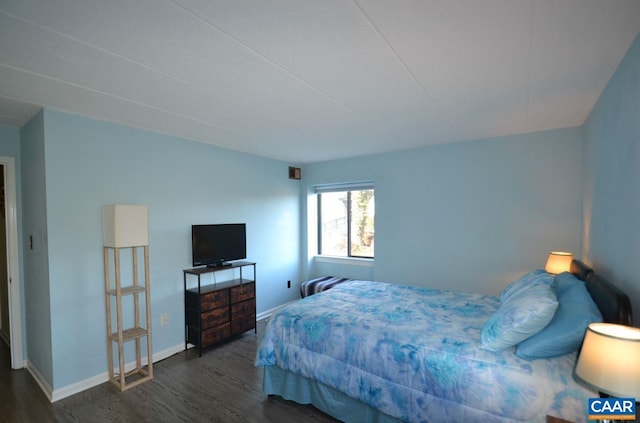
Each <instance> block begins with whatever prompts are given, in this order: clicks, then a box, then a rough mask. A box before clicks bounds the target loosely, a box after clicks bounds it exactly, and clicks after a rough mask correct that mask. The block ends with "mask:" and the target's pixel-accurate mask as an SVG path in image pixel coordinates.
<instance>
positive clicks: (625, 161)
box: [584, 36, 640, 325]
mask: <svg viewBox="0 0 640 423" xmlns="http://www.w3.org/2000/svg"><path fill="white" fill-rule="evenodd" d="M584 139H585V166H584V170H585V172H584V173H585V176H584V181H585V182H584V188H585V194H584V200H585V202H584V209H585V225H584V254H585V257H586V258H587V260H588V261H589V262H590V263H591V264H592V265H593V266H594V267H595V268H596V269H597V270H598V271H600V272H602V273H604V274H605V275H607V276H609V277H610V279H611V280H613V281H614V282H615V283H616V284H619V285H621V286H622V288H623V289H624V290H625V291H626V292H627V293H628V294H629V296H630V297H631V300H632V302H633V308H634V311H635V318H634V320H635V324H636V325H639V324H640V260H639V259H638V258H639V257H640V36H638V37H637V38H636V40H635V41H634V43H633V44H632V45H631V47H630V48H629V51H628V52H627V54H626V56H625V57H624V59H623V61H622V62H621V64H620V66H619V67H618V69H617V71H616V73H615V74H614V76H613V77H612V78H611V80H610V81H609V84H608V85H607V87H606V89H605V90H604V92H603V93H602V95H601V97H600V99H599V100H598V102H597V104H596V106H595V107H594V109H593V110H592V112H591V114H590V116H589V119H588V120H587V123H586V124H585V125H584Z"/></svg>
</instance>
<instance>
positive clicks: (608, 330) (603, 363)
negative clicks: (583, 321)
mask: <svg viewBox="0 0 640 423" xmlns="http://www.w3.org/2000/svg"><path fill="white" fill-rule="evenodd" d="M576 375H578V376H579V377H580V378H581V379H582V380H584V381H585V382H587V383H589V384H591V385H593V386H594V387H596V388H598V389H599V390H600V391H601V392H604V393H607V394H609V395H613V396H616V397H622V398H627V397H629V398H631V397H633V398H640V329H638V328H634V327H630V326H622V325H614V324H610V323H592V324H590V325H589V328H588V329H587V333H586V335H585V338H584V343H583V344H582V350H581V352H580V357H579V358H578V364H577V365H576Z"/></svg>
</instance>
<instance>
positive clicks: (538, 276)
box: [500, 269, 554, 302]
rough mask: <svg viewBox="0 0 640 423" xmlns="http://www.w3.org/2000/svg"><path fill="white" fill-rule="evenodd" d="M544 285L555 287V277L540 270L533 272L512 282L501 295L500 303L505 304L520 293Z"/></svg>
mask: <svg viewBox="0 0 640 423" xmlns="http://www.w3.org/2000/svg"><path fill="white" fill-rule="evenodd" d="M538 284H544V285H549V286H551V285H553V284H554V278H553V275H552V274H550V273H547V272H546V271H544V270H542V269H539V270H534V271H533V272H529V273H527V274H525V275H523V276H521V277H520V278H518V279H516V280H515V281H513V282H511V283H510V284H509V285H508V286H507V287H506V288H505V289H503V290H502V293H501V294H500V301H501V302H505V301H507V300H508V299H509V297H511V296H514V295H518V293H519V292H521V291H522V290H525V289H527V288H530V287H531V286H534V285H538Z"/></svg>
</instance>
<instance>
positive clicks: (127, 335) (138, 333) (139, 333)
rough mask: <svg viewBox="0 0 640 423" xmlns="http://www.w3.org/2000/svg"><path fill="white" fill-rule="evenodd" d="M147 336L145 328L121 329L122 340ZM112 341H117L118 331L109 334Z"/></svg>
mask: <svg viewBox="0 0 640 423" xmlns="http://www.w3.org/2000/svg"><path fill="white" fill-rule="evenodd" d="M143 336H147V330H146V329H145V328H131V329H127V330H123V331H122V340H123V341H125V342H126V341H131V340H134V339H137V338H142V337H143ZM110 338H111V340H112V341H115V342H118V332H115V333H112V334H111V336H110Z"/></svg>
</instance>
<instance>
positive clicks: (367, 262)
mask: <svg viewBox="0 0 640 423" xmlns="http://www.w3.org/2000/svg"><path fill="white" fill-rule="evenodd" d="M313 260H314V261H316V262H318V263H333V264H348V265H351V266H362V267H373V266H374V264H375V263H374V261H373V259H370V258H361V257H340V256H314V257H313Z"/></svg>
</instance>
